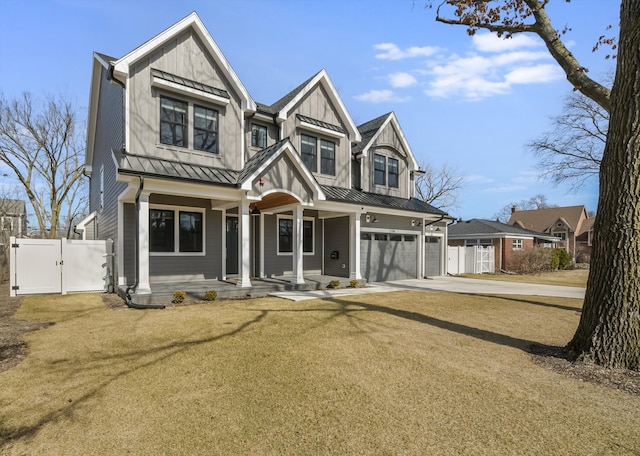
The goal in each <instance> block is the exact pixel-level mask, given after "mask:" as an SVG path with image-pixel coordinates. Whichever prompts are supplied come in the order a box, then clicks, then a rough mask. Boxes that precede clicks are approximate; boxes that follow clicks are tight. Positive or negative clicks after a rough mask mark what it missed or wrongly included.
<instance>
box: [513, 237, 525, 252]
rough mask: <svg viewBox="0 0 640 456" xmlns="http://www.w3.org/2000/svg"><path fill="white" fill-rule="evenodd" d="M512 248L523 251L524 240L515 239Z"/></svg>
mask: <svg viewBox="0 0 640 456" xmlns="http://www.w3.org/2000/svg"><path fill="white" fill-rule="evenodd" d="M512 247H513V250H522V249H523V244H522V239H514V240H513V242H512Z"/></svg>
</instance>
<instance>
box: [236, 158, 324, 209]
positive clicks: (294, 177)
mask: <svg viewBox="0 0 640 456" xmlns="http://www.w3.org/2000/svg"><path fill="white" fill-rule="evenodd" d="M273 193H287V194H289V195H291V196H293V197H294V198H295V199H296V200H298V201H300V202H301V203H303V204H305V203H306V204H311V203H313V189H311V188H310V187H309V185H308V183H307V182H305V179H304V177H303V176H302V175H301V173H300V171H299V170H298V169H297V168H296V166H295V164H294V163H293V162H292V161H291V158H290V157H288V156H287V155H280V156H279V157H278V158H277V159H276V160H274V161H273V162H272V163H271V164H270V165H269V166H268V167H267V169H265V170H264V171H263V172H262V173H260V175H259V176H256V177H255V178H254V179H253V180H252V181H251V190H249V191H248V193H247V196H248V197H249V198H251V197H255V198H261V197H262V196H266V195H270V194H273Z"/></svg>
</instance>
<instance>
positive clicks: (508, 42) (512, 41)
mask: <svg viewBox="0 0 640 456" xmlns="http://www.w3.org/2000/svg"><path fill="white" fill-rule="evenodd" d="M471 41H472V42H473V46H474V47H475V48H476V49H477V50H478V51H480V52H505V51H511V50H513V49H520V48H531V47H540V46H542V44H543V43H542V41H541V40H539V39H536V38H533V37H531V36H528V35H522V34H520V35H513V36H512V37H511V38H499V37H498V36H497V35H495V34H493V33H476V34H475V35H473V37H472V38H471Z"/></svg>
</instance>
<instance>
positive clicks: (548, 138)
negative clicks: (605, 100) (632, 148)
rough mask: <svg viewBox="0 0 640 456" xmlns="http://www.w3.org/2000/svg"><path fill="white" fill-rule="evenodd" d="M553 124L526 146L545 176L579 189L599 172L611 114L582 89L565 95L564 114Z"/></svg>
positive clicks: (557, 182) (555, 181) (554, 181)
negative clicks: (581, 91)
mask: <svg viewBox="0 0 640 456" xmlns="http://www.w3.org/2000/svg"><path fill="white" fill-rule="evenodd" d="M553 125H554V127H553V130H551V131H549V132H545V133H543V134H542V135H541V136H540V137H539V138H537V139H535V140H534V141H532V142H531V143H529V144H528V145H527V147H528V148H529V150H531V151H532V152H533V153H534V155H535V156H536V158H537V159H538V168H539V169H540V170H541V171H542V173H543V174H544V176H545V177H546V178H548V179H549V180H551V181H552V182H553V183H556V184H559V183H561V182H568V183H569V184H570V185H571V188H572V189H573V190H578V189H579V188H580V187H582V185H584V183H585V181H586V180H587V179H589V178H592V177H596V176H597V175H598V173H599V172H600V163H601V162H602V153H603V152H604V146H605V144H606V142H607V130H608V129H609V113H608V112H607V111H605V110H604V109H603V108H602V107H601V106H600V105H599V104H597V103H596V102H594V101H593V100H592V99H590V98H587V97H586V96H584V95H583V94H581V93H580V92H572V93H571V94H570V95H568V96H567V97H566V98H565V101H564V107H563V110H562V114H560V115H559V116H556V117H554V118H553Z"/></svg>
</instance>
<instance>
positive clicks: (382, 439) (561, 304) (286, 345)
mask: <svg viewBox="0 0 640 456" xmlns="http://www.w3.org/2000/svg"><path fill="white" fill-rule="evenodd" d="M579 309H580V301H579V300H572V299H563V298H541V297H518V296H510V297H504V298H496V297H488V296H477V297H474V296H464V295H456V294H451V293H422V292H397V293H381V294H369V295H361V296H353V297H350V298H340V299H333V300H315V301H304V302H298V303H294V302H289V301H284V300H281V299H277V298H267V299H255V300H246V301H226V302H219V303H213V304H202V305H194V306H186V307H173V308H168V309H166V310H161V311H158V310H156V311H153V310H148V311H133V310H123V309H121V310H117V309H108V308H105V306H104V305H103V304H102V302H101V300H100V297H99V296H96V295H73V296H40V297H29V298H26V299H25V300H24V303H23V305H22V307H21V309H20V311H19V314H18V315H17V316H16V317H17V318H22V319H28V320H32V321H34V320H35V321H55V322H56V323H55V325H53V326H50V327H48V328H46V329H42V330H39V331H36V332H32V333H29V334H28V335H27V336H26V339H27V341H28V343H29V345H30V352H29V355H28V356H27V358H26V359H25V360H24V361H23V362H22V363H20V364H19V365H18V366H16V367H14V368H12V369H10V370H8V371H6V372H4V373H1V374H0V438H2V439H4V442H3V445H2V446H0V452H1V453H3V454H47V455H49V454H64V455H75V454H77V455H80V454H82V455H84V454H93V455H99V454H137V455H145V454H150V455H151V454H153V455H156V454H172V455H181V454H184V455H197V454H207V455H208V454H221V455H231V454H233V455H236V454H273V455H280V454H305V455H313V454H322V455H324V454H340V455H343V454H415V455H424V454H474V455H475V454H545V455H546V454H563V455H565V454H575V455H587V454H616V455H619V454H638V452H639V451H640V433H639V432H638V427H639V425H640V418H639V416H640V415H639V413H638V410H640V397H639V396H632V395H629V394H626V393H624V392H621V391H618V390H614V389H609V388H605V387H602V386H598V385H594V384H591V383H588V382H582V381H579V380H576V379H572V378H570V377H566V376H562V375H560V374H557V373H555V372H553V371H551V370H548V369H545V368H543V367H541V366H539V365H537V364H535V363H534V362H532V358H531V355H530V354H529V353H528V350H529V347H530V345H531V344H532V343H536V344H543V345H563V344H565V343H566V342H567V340H568V339H569V338H570V337H571V335H572V333H573V330H574V329H575V326H576V324H577V321H578V318H579Z"/></svg>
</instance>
